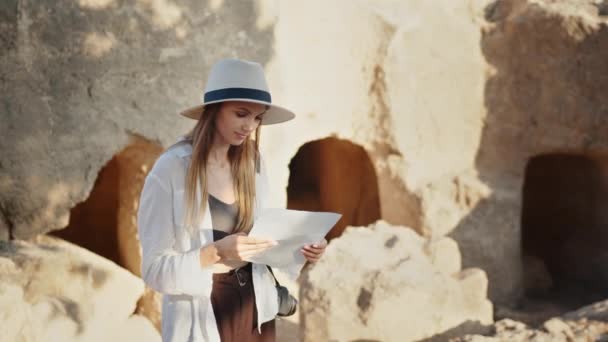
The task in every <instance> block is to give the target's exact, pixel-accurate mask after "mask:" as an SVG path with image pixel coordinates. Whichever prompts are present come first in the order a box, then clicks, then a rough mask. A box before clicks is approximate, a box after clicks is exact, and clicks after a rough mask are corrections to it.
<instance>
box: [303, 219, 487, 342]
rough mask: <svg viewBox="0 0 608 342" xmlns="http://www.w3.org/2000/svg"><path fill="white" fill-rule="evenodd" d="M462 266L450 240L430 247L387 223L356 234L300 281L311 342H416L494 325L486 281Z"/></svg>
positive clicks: (332, 249) (334, 245)
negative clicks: (470, 324) (465, 326)
mask: <svg viewBox="0 0 608 342" xmlns="http://www.w3.org/2000/svg"><path fill="white" fill-rule="evenodd" d="M459 260H460V254H459V251H458V248H457V247H456V245H455V243H454V242H453V241H452V240H451V239H449V238H443V239H441V240H439V241H429V240H425V239H424V238H422V237H420V236H419V235H418V234H416V233H415V232H414V231H413V230H411V229H408V228H405V227H393V226H390V225H388V224H386V223H385V222H382V221H381V222H379V223H377V224H376V225H375V226H370V227H368V229H364V228H355V227H349V228H348V229H347V230H346V231H345V233H344V234H343V235H342V237H340V238H339V239H336V240H333V241H332V242H331V243H330V245H329V247H328V249H327V252H326V255H325V256H324V258H323V259H322V260H321V261H319V262H318V263H317V264H316V265H314V266H313V267H312V268H311V269H310V270H309V271H308V272H307V273H306V276H305V278H304V279H303V280H302V281H301V285H300V286H301V287H300V300H301V306H300V307H301V312H300V319H301V324H302V329H303V336H304V341H331V340H335V341H351V340H360V339H364V340H377V341H416V340H420V339H423V338H428V337H431V336H433V335H435V334H437V333H440V332H443V331H445V330H448V329H453V328H456V327H458V326H460V325H463V324H464V323H466V322H468V321H472V322H476V323H477V325H478V326H482V325H484V324H490V323H491V322H492V304H491V303H490V302H489V301H488V300H487V299H486V290H487V278H486V275H485V273H484V272H483V271H481V270H479V269H466V270H462V271H461V270H460V263H459ZM473 326H476V325H473ZM461 332H462V333H464V332H466V329H463V330H462V331H461Z"/></svg>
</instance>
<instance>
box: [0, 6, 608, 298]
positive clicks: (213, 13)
mask: <svg viewBox="0 0 608 342" xmlns="http://www.w3.org/2000/svg"><path fill="white" fill-rule="evenodd" d="M319 9H322V10H319ZM335 18H340V20H335ZM606 18H607V16H606V4H605V1H604V2H600V1H596V0H581V1H575V0H564V1H551V0H505V1H490V0H470V1H453V0H434V1H428V0H412V1H402V2H396V1H381V2H378V1H372V0H365V1H357V2H354V3H353V2H352V1H348V0H336V1H331V2H327V1H321V0H311V1H306V2H301V3H298V4H294V3H289V4H287V3H283V2H272V1H257V2H228V1H194V0H176V1H171V2H169V1H140V2H134V3H128V4H118V2H116V1H114V0H104V1H88V0H86V1H85V0H82V1H78V2H70V3H66V4H61V5H53V6H50V5H48V4H46V3H44V2H39V1H38V2H37V1H32V0H22V1H15V0H9V1H5V2H3V4H2V5H0V19H2V20H0V44H1V47H2V49H1V51H0V63H1V64H0V66H1V68H0V91H2V93H3V94H5V96H4V98H3V102H2V106H0V108H1V109H0V115H2V118H3V120H0V136H2V137H3V139H2V140H0V153H1V155H2V159H1V160H0V239H3V240H6V239H7V238H8V237H9V232H8V231H9V230H10V231H12V234H13V235H14V237H16V238H27V237H31V236H33V235H35V234H37V233H41V232H45V231H47V230H51V229H58V228H61V227H65V226H66V225H67V224H68V216H67V214H68V212H69V209H70V208H71V207H73V206H74V205H75V204H76V203H77V202H80V201H82V200H84V199H85V198H86V197H87V195H88V193H89V192H90V190H91V187H92V185H93V183H94V181H95V179H96V177H97V173H98V171H99V170H100V169H101V167H102V166H103V165H104V164H105V163H106V162H107V161H108V160H110V158H111V157H112V156H113V155H114V154H116V153H117V152H118V151H119V150H120V149H121V148H122V147H124V146H125V145H126V144H128V143H129V141H130V137H131V135H140V136H143V137H144V138H146V139H149V140H151V141H157V142H159V144H160V145H161V146H166V145H168V144H169V143H170V142H172V141H173V140H174V139H175V138H176V137H177V136H178V135H179V134H181V133H183V132H185V131H186V130H187V129H188V128H190V127H191V125H192V122H191V121H189V120H186V119H176V117H175V115H174V114H175V113H176V112H177V111H178V109H180V108H182V107H185V106H187V105H191V104H193V103H195V102H198V101H199V99H200V95H201V94H200V92H201V89H202V83H203V80H204V79H205V76H206V75H205V73H206V72H207V70H208V67H209V66H210V64H211V63H212V62H213V61H215V60H217V59H218V58H220V57H227V56H237V57H243V58H249V59H254V60H257V61H259V62H261V63H262V64H264V66H265V68H266V71H267V73H268V76H269V82H270V87H271V89H272V91H273V98H274V99H275V101H276V102H278V103H281V104H283V105H285V106H287V107H289V108H291V109H293V110H294V111H295V112H296V113H297V114H298V116H297V119H296V120H294V121H292V122H290V123H286V124H285V125H281V126H277V127H269V128H264V129H263V132H262V139H261V140H262V141H261V144H262V150H263V153H264V154H265V156H266V160H267V162H268V165H267V166H268V170H269V174H270V177H271V179H272V180H273V186H275V189H277V191H274V192H273V198H272V201H271V204H273V205H277V206H280V205H284V204H285V203H286V193H285V192H284V191H282V190H281V189H285V188H286V187H287V184H288V179H289V169H288V168H287V167H286V166H287V165H288V164H289V162H290V160H291V159H292V158H293V156H294V154H295V153H296V152H297V150H298V148H299V147H300V146H302V145H304V144H305V143H307V142H310V141H313V140H317V139H323V138H326V137H328V136H335V137H338V138H340V139H346V140H350V141H352V142H353V143H355V144H358V145H360V146H362V147H363V148H364V149H365V151H366V152H367V153H369V156H370V158H371V160H372V163H373V165H374V167H375V169H376V170H375V171H376V174H377V177H378V191H379V199H380V213H381V217H382V218H383V219H384V220H386V221H388V222H391V223H393V224H400V225H407V226H411V227H412V228H414V229H415V230H416V231H418V232H420V233H422V234H423V235H425V236H429V237H432V238H435V237H438V236H442V235H445V234H448V233H449V234H451V236H452V237H453V238H454V239H455V240H456V241H457V242H458V243H459V244H460V247H461V251H462V263H463V265H464V266H465V267H469V266H475V267H480V268H483V269H484V270H485V271H486V273H487V274H488V277H489V280H490V282H489V294H490V297H491V298H492V299H494V300H496V301H498V302H501V303H512V302H513V299H514V298H516V297H517V296H518V295H519V294H520V293H521V290H522V287H523V275H522V273H523V272H522V263H521V254H522V249H521V228H520V222H521V217H520V216H521V213H522V190H521V189H522V187H523V184H524V180H525V179H524V177H525V175H524V172H525V168H526V163H527V161H528V160H529V159H530V158H531V157H534V156H538V155H542V154H546V153H554V152H566V153H569V154H593V155H606V152H608V138H606V137H608V134H607V133H608V123H607V121H606V120H607V119H606V118H607V117H608V116H607V115H606V112H607V111H608V109H607V107H606V105H605V101H604V98H605V95H604V94H605V93H607V90H608V81H607V78H608V76H606V75H608V72H607V71H608V70H607V68H608V66H607V65H606V63H605V61H606V60H607V58H608V56H607V55H606V54H607V53H608V52H606V51H608V49H605V48H603V47H604V46H605V45H606V44H608V43H607V41H608V38H607V36H608V33H607V32H608V30H607V28H606V27H607V25H606ZM599 240H600V239H596V241H599ZM596 254H597V253H596Z"/></svg>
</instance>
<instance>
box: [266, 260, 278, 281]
mask: <svg viewBox="0 0 608 342" xmlns="http://www.w3.org/2000/svg"><path fill="white" fill-rule="evenodd" d="M266 267H268V270H269V271H270V274H272V277H273V278H274V282H275V284H276V285H278V286H281V284H280V283H279V280H278V279H277V277H276V276H275V275H274V272H273V271H272V267H270V266H268V265H266Z"/></svg>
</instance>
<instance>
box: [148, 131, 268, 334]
mask: <svg viewBox="0 0 608 342" xmlns="http://www.w3.org/2000/svg"><path fill="white" fill-rule="evenodd" d="M191 156H192V146H191V145H190V144H189V143H187V142H184V141H183V140H182V141H180V142H178V143H177V144H175V145H174V146H172V147H171V148H169V149H168V150H167V151H165V152H164V153H163V154H162V155H161V156H160V157H159V159H158V160H157V161H156V163H155V164H154V166H153V168H152V170H151V171H150V172H149V173H148V176H147V177H146V180H145V183H144V187H143V190H142V193H141V198H140V202H139V210H138V214H137V225H138V233H139V240H140V243H141V247H142V278H143V280H144V282H145V283H146V284H147V285H148V286H149V287H151V288H153V289H154V290H156V291H158V292H160V293H162V294H163V300H162V321H161V329H162V330H161V332H162V338H163V342H190V341H192V342H194V341H196V342H198V341H212V342H215V341H218V342H219V341H220V337H219V332H218V330H217V324H216V321H215V315H214V313H213V307H212V305H211V299H210V296H211V289H212V287H213V277H212V275H213V271H212V268H211V267H202V266H201V264H200V257H199V250H200V248H201V247H203V246H205V245H207V244H209V243H212V242H213V232H212V227H211V215H210V213H209V205H207V210H206V211H205V214H204V216H203V219H202V222H201V224H200V226H199V228H198V234H194V235H195V236H192V235H193V234H191V233H188V229H186V227H185V226H184V224H183V221H184V220H183V219H184V217H183V216H184V203H183V197H184V183H185V175H186V171H187V168H188V165H189V163H190V160H191ZM267 192H268V181H267V178H266V171H265V169H264V167H263V164H262V163H261V167H260V172H259V173H256V202H255V207H254V217H256V216H257V215H258V214H259V212H260V210H261V209H262V208H263V207H264V205H265V203H266V199H267V196H268V195H267ZM197 198H198V199H199V200H200V192H199V193H198V197H197ZM252 266H253V268H252V269H253V274H252V278H253V287H254V294H255V304H256V307H257V317H258V330H260V326H261V325H262V323H264V322H267V321H270V320H272V319H274V318H275V316H276V314H277V312H278V300H277V291H276V288H275V283H274V278H273V277H272V275H271V274H270V272H269V271H268V269H267V267H266V266H265V265H259V264H253V265H252Z"/></svg>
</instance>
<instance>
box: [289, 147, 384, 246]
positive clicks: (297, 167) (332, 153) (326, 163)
mask: <svg viewBox="0 0 608 342" xmlns="http://www.w3.org/2000/svg"><path fill="white" fill-rule="evenodd" d="M289 171H290V174H289V181H288V186H287V207H288V208H290V209H299V210H316V211H332V212H337V213H340V214H342V218H341V219H340V221H338V223H337V224H336V226H335V227H334V228H333V229H332V230H331V231H330V232H329V234H328V235H327V238H328V239H333V238H335V237H338V236H340V235H341V234H342V232H343V231H344V228H346V226H350V225H352V226H365V225H368V224H370V223H373V222H375V221H376V220H378V219H379V218H380V198H379V194H378V179H377V176H376V170H375V169H374V165H373V163H372V161H371V159H370V157H369V155H368V154H367V152H366V151H365V149H364V148H363V147H361V146H359V145H356V144H353V143H352V142H350V141H348V140H343V139H338V138H335V137H329V138H324V139H320V140H315V141H310V142H308V143H306V144H304V145H302V146H301V147H300V148H299V149H298V152H297V153H296V155H295V156H294V157H293V158H292V160H291V162H290V163H289Z"/></svg>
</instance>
